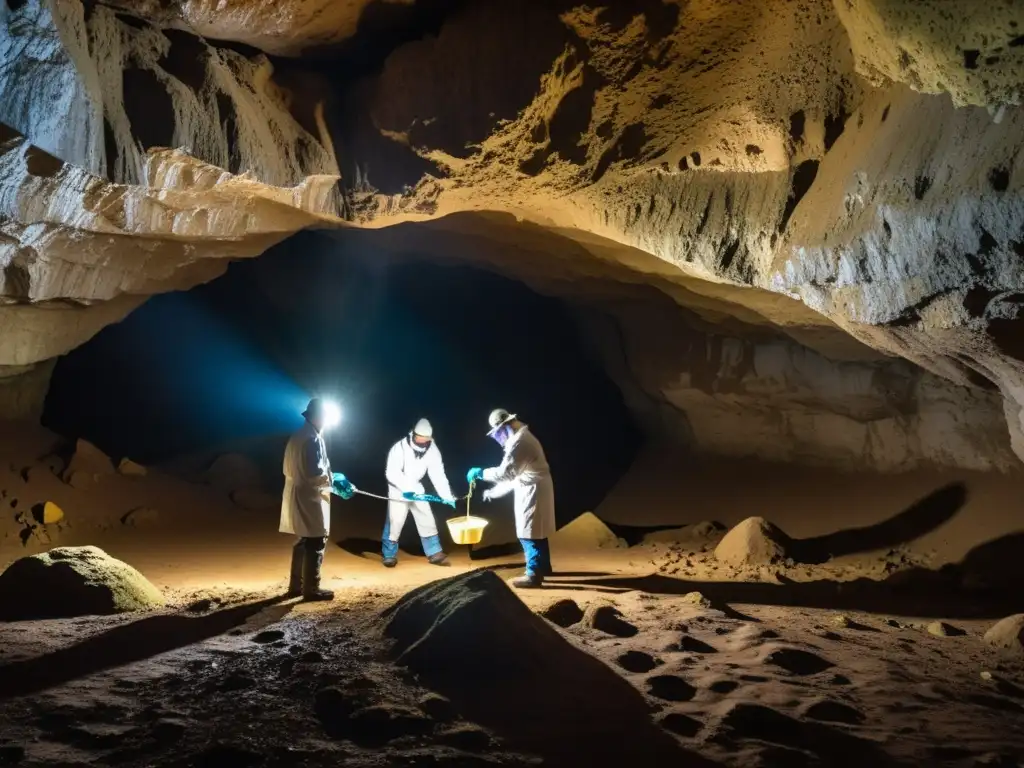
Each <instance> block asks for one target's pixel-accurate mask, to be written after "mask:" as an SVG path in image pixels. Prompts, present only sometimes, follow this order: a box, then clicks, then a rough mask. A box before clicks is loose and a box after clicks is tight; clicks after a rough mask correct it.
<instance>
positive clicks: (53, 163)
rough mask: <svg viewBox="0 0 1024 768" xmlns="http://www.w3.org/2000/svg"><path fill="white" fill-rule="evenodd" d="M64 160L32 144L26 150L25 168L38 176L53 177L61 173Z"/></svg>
mask: <svg viewBox="0 0 1024 768" xmlns="http://www.w3.org/2000/svg"><path fill="white" fill-rule="evenodd" d="M63 167H64V162H63V161H62V160H58V159H57V158H56V157H54V156H53V155H51V154H50V153H49V152H44V151H43V150H41V149H39V148H38V147H35V146H32V145H31V144H30V145H29V146H28V148H27V149H26V150H25V170H27V171H28V172H29V174H31V175H32V176H36V177H38V178H52V177H53V176H56V175H57V174H58V173H60V170H61V168H63Z"/></svg>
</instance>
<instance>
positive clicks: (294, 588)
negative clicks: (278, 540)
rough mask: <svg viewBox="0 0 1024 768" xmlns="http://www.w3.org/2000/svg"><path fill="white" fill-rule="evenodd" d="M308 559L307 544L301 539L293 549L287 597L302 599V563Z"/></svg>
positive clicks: (285, 594)
mask: <svg viewBox="0 0 1024 768" xmlns="http://www.w3.org/2000/svg"><path fill="white" fill-rule="evenodd" d="M305 558H306V542H305V540H304V539H299V540H298V541H296V542H295V546H294V547H292V567H291V571H290V572H289V575H288V591H287V592H285V593H284V596H285V597H300V596H301V595H302V563H303V560H305Z"/></svg>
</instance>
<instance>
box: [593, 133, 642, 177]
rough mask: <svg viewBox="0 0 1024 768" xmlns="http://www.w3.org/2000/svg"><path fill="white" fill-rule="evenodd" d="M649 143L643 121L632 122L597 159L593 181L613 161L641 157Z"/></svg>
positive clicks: (638, 158) (606, 169)
mask: <svg viewBox="0 0 1024 768" xmlns="http://www.w3.org/2000/svg"><path fill="white" fill-rule="evenodd" d="M646 144H647V132H646V129H645V128H644V124H643V123H632V124H630V125H627V126H626V128H625V129H624V130H623V131H622V134H621V135H620V136H619V138H618V139H617V140H616V142H615V143H614V144H612V145H611V146H610V147H608V149H606V150H605V151H604V153H603V154H602V155H601V158H600V159H599V160H598V161H597V166H596V167H595V168H594V172H593V174H591V177H590V178H591V181H592V182H596V181H597V180H598V179H600V178H601V177H602V176H604V174H605V173H606V172H607V171H608V168H609V167H610V166H611V164H612V163H614V162H616V161H621V160H625V161H634V160H640V159H641V152H642V151H643V148H644V146H645V145H646Z"/></svg>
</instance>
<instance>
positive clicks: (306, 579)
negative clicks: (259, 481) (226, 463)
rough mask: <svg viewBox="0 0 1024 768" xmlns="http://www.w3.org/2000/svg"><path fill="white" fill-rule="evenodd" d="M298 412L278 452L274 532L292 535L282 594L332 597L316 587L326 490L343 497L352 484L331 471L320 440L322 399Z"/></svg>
mask: <svg viewBox="0 0 1024 768" xmlns="http://www.w3.org/2000/svg"><path fill="white" fill-rule="evenodd" d="M302 415H303V416H304V417H305V418H306V423H305V424H304V425H303V426H302V428H301V429H300V430H299V431H298V432H296V433H295V434H294V435H292V436H291V439H290V440H288V445H287V447H286V448H285V450H284V468H283V469H284V494H283V496H282V498H281V527H280V530H281V533H291V534H294V535H295V536H297V537H298V539H297V541H296V542H295V547H294V548H293V550H292V567H291V574H290V578H289V581H288V596H289V597H298V596H299V595H302V597H303V598H305V599H306V600H333V599H334V593H333V592H331V591H330V590H326V589H320V568H321V566H322V565H323V561H324V550H325V549H326V548H327V536H328V535H329V534H330V532H331V494H332V493H334V494H336V495H338V496H341V497H342V498H343V499H349V498H351V497H352V492H353V491H354V488H353V487H352V485H351V483H349V482H348V481H347V480H346V479H345V476H344V475H341V474H332V473H331V462H330V460H329V459H328V458H327V446H326V445H325V444H324V438H323V429H324V421H325V413H324V405H323V402H322V401H321V400H319V399H318V398H313V399H312V400H310V401H309V405H308V406H307V407H306V410H305V411H304V412H303V414H302Z"/></svg>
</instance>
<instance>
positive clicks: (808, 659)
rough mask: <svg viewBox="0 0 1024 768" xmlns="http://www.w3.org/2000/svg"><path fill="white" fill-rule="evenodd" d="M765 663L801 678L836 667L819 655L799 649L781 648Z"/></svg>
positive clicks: (770, 655) (770, 654) (766, 658)
mask: <svg viewBox="0 0 1024 768" xmlns="http://www.w3.org/2000/svg"><path fill="white" fill-rule="evenodd" d="M764 661H765V663H766V664H774V665H775V666H777V667H782V669H784V670H786V671H787V672H790V673H792V674H794V675H801V676H803V675H814V674H817V673H818V672H824V671H825V670H826V669H830V668H832V667H834V666H835V665H834V664H833V663H832V662H831V661H828V660H826V659H823V658H822V657H821V656H818V655H817V654H814V653H811V652H809V651H801V650H799V649H797V648H779V649H777V650H774V651H772V652H771V653H769V654H768V655H767V656H766V657H765V660H764Z"/></svg>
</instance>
